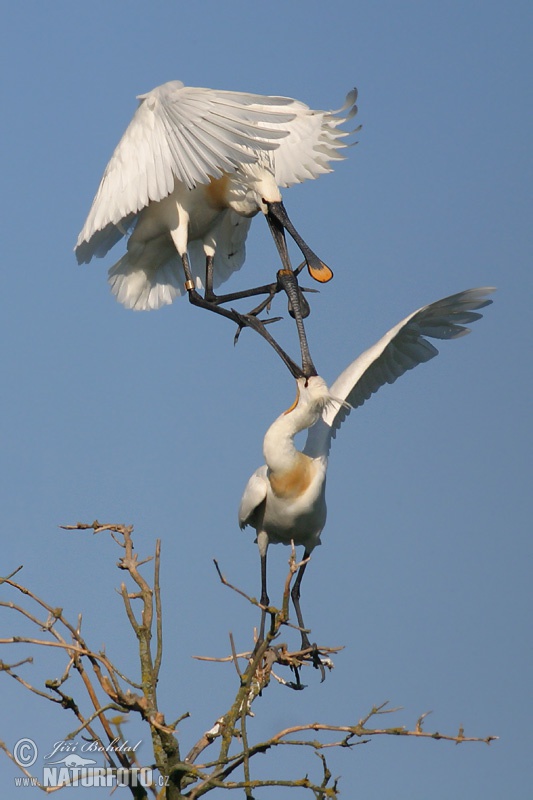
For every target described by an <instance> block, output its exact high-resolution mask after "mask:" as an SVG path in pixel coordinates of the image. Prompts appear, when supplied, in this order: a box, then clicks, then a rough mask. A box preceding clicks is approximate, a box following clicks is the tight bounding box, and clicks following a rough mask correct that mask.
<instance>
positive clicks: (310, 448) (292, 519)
mask: <svg viewBox="0 0 533 800" xmlns="http://www.w3.org/2000/svg"><path fill="white" fill-rule="evenodd" d="M492 291H494V289H492V288H487V287H485V288H481V289H469V290H468V291H465V292H460V293H459V294H454V295H451V296H450V297H445V298H444V299H442V300H438V301H437V302H435V303H431V304H430V305H427V306H424V307H423V308H420V309H419V310H418V311H414V312H413V313H412V314H410V315H409V316H408V317H406V318H405V319H404V320H402V321H401V322H399V323H398V325H396V326H395V327H394V328H391V330H390V331H389V332H388V333H386V334H385V336H383V337H382V338H381V339H380V340H379V341H378V342H377V343H376V344H375V345H373V346H372V347H370V348H369V349H368V350H366V351H365V352H364V353H363V354H362V355H360V356H359V358H357V359H356V360H355V361H353V362H352V363H351V364H350V366H349V367H347V368H346V369H345V370H344V372H342V373H341V375H339V377H338V378H337V380H336V381H335V382H334V383H333V384H332V385H331V387H330V388H328V386H327V384H326V382H325V381H324V380H323V378H321V377H320V376H318V375H317V376H312V377H309V378H307V377H297V378H296V400H295V402H294V403H293V405H292V406H291V407H290V408H289V409H288V410H287V411H285V412H284V413H283V414H281V416H280V417H278V419H277V420H276V421H275V422H274V423H273V424H272V425H271V426H270V428H269V429H268V431H267V433H266V436H265V439H264V442H263V454H264V457H265V461H266V464H265V465H264V466H262V467H260V468H259V469H258V470H256V471H255V472H254V473H253V475H252V476H251V478H250V480H249V481H248V484H247V486H246V489H245V490H244V494H243V497H242V500H241V505H240V508H239V525H240V527H241V529H243V528H245V527H246V526H247V525H251V526H252V527H253V528H255V530H256V533H257V540H256V541H257V544H258V547H259V553H260V557H261V605H262V606H263V612H262V619H261V629H260V639H263V637H264V628H265V615H266V611H265V607H267V606H268V604H269V598H268V594H267V572H266V559H267V549H268V545H269V544H270V543H279V542H281V543H283V544H290V543H291V542H294V544H295V545H303V547H304V548H305V552H304V556H303V561H302V565H301V566H300V569H299V570H298V574H297V576H296V580H295V582H294V586H293V589H292V593H291V596H292V600H293V604H294V608H295V611H296V617H297V619H298V625H299V626H300V629H301V631H302V649H303V650H305V649H307V648H310V647H311V645H310V642H309V638H308V636H307V633H306V631H305V628H304V622H303V618H302V613H301V609H300V585H301V582H302V578H303V574H304V572H305V568H306V565H307V560H308V559H309V556H310V554H311V552H312V551H313V550H314V548H315V547H316V546H317V545H319V544H320V534H321V533H322V529H323V528H324V525H325V522H326V500H325V489H326V471H327V466H328V455H329V450H330V446H331V440H332V438H334V437H335V435H336V432H337V430H338V429H339V427H340V425H341V423H342V422H343V421H344V419H345V418H346V416H347V415H348V414H349V413H350V411H351V409H352V408H357V407H358V406H361V405H362V404H363V403H364V402H365V400H368V398H369V397H370V396H371V395H372V394H374V392H377V390H378V389H379V388H380V387H381V386H383V385H384V384H385V383H394V381H395V380H396V378H399V377H400V375H403V374H404V372H406V371H407V370H409V369H412V368H413V367H416V366H417V365H418V364H422V363H423V362H424V361H429V360H430V359H431V358H434V357H435V356H436V355H437V354H438V352H439V351H438V350H437V349H436V347H434V345H433V344H432V343H431V342H429V341H428V339H427V338H426V337H429V338H433V339H457V338H458V337H459V336H463V335H464V334H466V333H468V332H469V328H466V327H465V325H467V324H469V323H472V322H475V321H476V320H478V319H480V318H481V316H482V315H481V314H479V313H478V310H479V309H480V308H484V307H485V306H488V305H489V304H490V303H492V300H489V299H487V295H488V294H490V293H491V292H492ZM305 429H308V433H307V441H306V444H305V447H304V448H303V451H302V452H300V451H299V450H297V449H296V447H295V445H294V436H295V435H296V434H297V433H299V432H300V431H303V430H305Z"/></svg>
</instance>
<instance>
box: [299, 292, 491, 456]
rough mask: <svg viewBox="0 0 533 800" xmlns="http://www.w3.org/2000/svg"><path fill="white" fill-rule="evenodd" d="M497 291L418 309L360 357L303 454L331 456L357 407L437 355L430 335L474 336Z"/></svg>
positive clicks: (337, 385)
mask: <svg viewBox="0 0 533 800" xmlns="http://www.w3.org/2000/svg"><path fill="white" fill-rule="evenodd" d="M493 291H494V288H492V287H483V288H480V289H469V290H467V291H465V292H460V293H459V294H453V295H451V296H450V297H445V298H443V299H442V300H437V302H435V303H431V304H430V305H427V306H424V307H423V308H420V309H418V311H414V312H413V313H412V314H410V315H409V316H408V317H406V318H405V319H404V320H402V321H401V322H399V323H398V325H396V326H395V327H394V328H391V330H390V331H389V332H388V333H386V334H385V336H383V337H382V338H381V339H380V340H379V342H377V343H376V344H374V345H373V346H372V347H370V348H369V349H368V350H366V351H365V352H364V353H363V354H362V355H360V356H359V358H356V360H355V361H353V362H352V363H351V364H350V366H349V367H347V368H346V369H345V370H344V372H342V373H341V374H340V375H339V377H338V378H337V380H336V381H335V382H334V383H333V384H332V385H331V387H330V394H331V396H332V398H336V399H338V400H341V401H344V402H345V403H348V407H346V406H343V405H340V404H339V403H335V402H334V400H333V402H332V403H330V404H329V405H328V406H327V407H326V409H324V411H323V412H322V416H321V418H320V419H319V420H318V422H317V423H316V424H315V425H314V426H313V427H312V428H310V429H309V433H308V436H307V442H306V445H305V448H304V453H306V454H307V455H310V456H312V457H317V456H320V455H326V454H327V453H328V452H329V448H330V446H331V439H332V438H335V434H336V431H337V429H338V428H339V427H340V425H341V424H342V422H343V421H344V420H345V419H346V417H347V416H348V414H349V413H350V411H351V409H352V408H357V407H358V406H361V405H362V404H363V403H364V402H365V400H368V398H369V397H370V396H371V395H372V394H374V392H377V390H378V389H379V388H380V387H381V386H383V385H384V384H385V383H394V381H395V380H396V379H397V378H399V377H400V375H403V374H404V372H407V370H409V369H413V367H416V366H418V364H422V363H424V362H425V361H429V360H430V359H431V358H434V357H435V356H436V355H438V352H439V351H438V350H437V348H436V347H435V346H434V345H433V344H431V342H429V341H428V340H427V339H426V338H425V337H426V336H427V337H430V338H433V339H457V338H458V337H460V336H464V335H465V334H466V333H469V332H470V329H469V328H466V327H465V325H467V324H469V323H472V322H475V321H476V320H478V319H480V318H481V317H482V316H483V315H482V314H479V313H477V310H478V309H480V308H484V307H485V306H488V305H490V304H491V303H492V300H488V299H487V295H488V294H490V293H491V292H493Z"/></svg>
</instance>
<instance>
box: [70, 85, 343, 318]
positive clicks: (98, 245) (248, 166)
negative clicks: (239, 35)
mask: <svg viewBox="0 0 533 800" xmlns="http://www.w3.org/2000/svg"><path fill="white" fill-rule="evenodd" d="M356 97H357V92H356V90H355V89H354V90H353V91H351V92H350V93H349V94H348V96H347V98H346V102H345V104H344V105H343V107H342V108H340V109H339V110H338V111H333V112H327V111H313V110H311V109H310V108H309V107H308V106H306V105H305V104H304V103H301V102H300V101H298V100H293V99H291V98H288V97H269V96H263V95H256V94H249V93H246V92H229V91H219V90H217V89H202V88H195V87H188V86H184V85H183V83H181V81H170V82H169V83H165V84H163V85H162V86H158V87H157V88H155V89H153V90H152V91H151V92H148V93H147V94H143V95H140V96H139V98H138V99H139V101H140V103H139V107H138V108H137V111H136V112H135V114H134V116H133V119H132V121H131V122H130V124H129V126H128V128H127V129H126V132H125V133H124V135H123V137H122V139H121V140H120V142H119V144H118V145H117V147H116V149H115V152H114V153H113V155H112V157H111V160H110V162H109V164H108V165H107V167H106V169H105V172H104V176H103V178H102V180H101V183H100V186H99V188H98V192H97V194H96V197H95V198H94V201H93V204H92V207H91V210H90V212H89V216H88V217H87V220H86V222H85V225H84V226H83V229H82V231H81V233H80V235H79V237H78V242H77V245H76V248H75V251H76V256H77V259H78V262H79V263H88V262H89V261H90V260H91V259H92V258H93V256H97V257H102V256H105V255H106V253H107V252H108V251H109V250H110V249H111V248H112V247H113V246H114V245H115V244H117V242H118V241H119V240H120V239H122V237H123V236H124V235H125V234H126V233H127V232H130V233H131V235H130V236H129V238H128V242H127V251H126V254H125V255H123V256H122V257H121V258H120V259H119V260H118V261H117V263H116V264H115V265H114V266H113V267H111V269H110V271H109V282H110V284H111V289H112V291H113V293H114V294H115V296H116V298H117V300H119V302H121V303H123V305H125V306H126V307H127V308H132V309H138V310H147V309H155V308H159V307H160V306H162V305H165V304H168V303H171V302H172V301H173V300H174V298H175V297H176V296H177V295H180V294H183V292H184V289H187V290H188V291H189V293H190V294H191V293H192V294H194V293H195V292H196V291H197V290H199V289H201V288H202V286H203V285H205V289H206V295H205V298H204V299H205V300H208V301H210V302H215V296H214V293H213V289H214V288H217V287H218V286H219V285H220V284H221V283H223V282H224V281H225V280H227V279H228V278H229V276H230V275H231V274H232V273H233V272H234V271H235V270H238V269H240V267H241V266H242V264H243V262H244V258H245V240H246V235H247V233H248V229H249V226H250V221H251V218H252V217H253V216H254V215H255V214H257V213H258V212H259V211H262V212H263V213H264V214H265V216H266V218H267V220H268V222H269V225H270V228H271V230H272V234H273V236H274V239H275V241H276V245H277V247H278V250H279V252H280V255H281V257H282V262H283V267H284V268H290V262H289V257H288V252H287V246H286V242H285V237H284V231H285V230H286V231H288V233H289V234H290V235H291V236H292V237H293V238H294V240H295V241H296V243H297V245H298V246H299V248H300V249H301V251H302V253H303V256H304V258H305V261H306V262H307V265H308V268H309V271H310V273H311V275H312V276H313V277H314V278H316V279H317V280H319V281H327V280H329V279H330V278H331V277H332V272H331V270H330V269H329V267H327V266H326V265H325V264H324V263H323V262H322V261H321V260H320V259H319V258H318V257H317V256H316V255H315V254H314V253H313V251H312V250H311V249H310V248H309V247H308V245H307V244H306V243H305V242H304V240H303V239H302V238H301V237H300V236H299V234H298V233H297V231H296V230H295V229H294V227H293V225H292V223H291V221H290V219H289V217H288V215H287V212H286V211H285V208H284V206H283V203H282V199H281V193H280V189H279V187H287V186H291V185H292V184H295V183H301V182H302V181H304V180H306V179H308V178H317V177H318V176H319V175H321V174H322V173H325V172H331V167H330V163H331V162H332V161H335V160H339V159H341V158H342V156H341V154H340V151H341V149H342V148H344V147H345V146H346V144H345V142H344V141H343V139H344V137H346V136H347V135H348V133H347V132H346V131H343V130H341V128H340V126H341V125H343V124H344V123H345V122H347V121H348V120H349V119H350V118H351V117H353V116H354V115H355V113H356V111H357V107H356V105H355V100H356ZM204 276H205V283H204ZM251 293H257V292H253V290H251ZM236 294H238V295H239V296H242V295H241V293H236ZM234 297H235V295H228V296H227V299H234ZM191 299H192V298H191ZM222 301H223V298H217V299H216V302H217V303H220V302H222Z"/></svg>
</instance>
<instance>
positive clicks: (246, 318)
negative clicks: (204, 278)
mask: <svg viewBox="0 0 533 800" xmlns="http://www.w3.org/2000/svg"><path fill="white" fill-rule="evenodd" d="M218 310H219V311H223V310H224V309H218ZM232 313H233V314H234V315H235V317H234V318H235V319H237V324H238V325H239V329H238V331H237V333H236V334H235V339H236V340H237V338H238V336H239V334H240V332H241V329H242V328H253V329H254V331H257V333H258V334H259V335H260V336H262V337H263V339H266V341H267V342H268V343H269V344H270V345H271V346H272V347H273V348H274V350H275V351H276V353H277V354H278V356H279V357H280V358H281V360H282V361H283V363H284V364H285V365H286V367H287V368H288V370H289V372H290V373H291V375H292V376H293V378H305V377H307V376H306V375H305V374H304V373H303V371H302V370H301V369H300V367H299V366H298V365H297V364H295V363H294V361H293V360H292V358H291V357H290V356H289V355H287V353H286V352H285V350H283V348H282V347H280V345H279V344H278V343H277V342H276V340H275V339H274V338H273V337H272V336H271V335H270V334H269V332H268V331H267V329H266V328H265V323H264V322H263V321H262V320H260V319H258V318H257V317H256V316H255V315H253V314H239V312H238V311H235V309H234V308H233V309H232ZM315 374H316V373H315Z"/></svg>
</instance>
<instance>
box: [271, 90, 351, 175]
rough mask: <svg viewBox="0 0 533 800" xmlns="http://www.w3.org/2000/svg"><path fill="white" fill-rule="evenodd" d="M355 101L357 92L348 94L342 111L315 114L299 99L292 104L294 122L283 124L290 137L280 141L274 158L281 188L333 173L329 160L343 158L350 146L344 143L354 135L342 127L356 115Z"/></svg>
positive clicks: (316, 112)
mask: <svg viewBox="0 0 533 800" xmlns="http://www.w3.org/2000/svg"><path fill="white" fill-rule="evenodd" d="M356 100H357V89H353V90H352V91H351V92H349V94H348V95H347V97H346V102H345V103H344V105H343V106H342V108H339V109H337V110H336V111H313V110H311V109H310V108H309V107H308V106H306V105H305V104H304V103H301V102H300V101H299V100H292V101H291V105H290V108H291V109H292V110H293V111H294V119H293V120H292V121H291V122H289V123H286V124H284V128H285V129H286V130H287V131H288V135H287V136H286V137H285V138H284V139H282V140H281V141H280V142H279V147H278V148H277V149H276V150H275V152H274V157H273V160H274V171H275V172H274V174H275V179H276V183H277V184H278V186H282V187H287V186H292V185H293V184H295V183H301V182H302V181H304V180H307V179H309V178H317V177H318V176H319V175H322V174H324V173H326V172H331V171H332V168H331V167H330V161H339V160H342V159H343V158H344V156H343V155H341V153H340V152H339V151H340V150H342V149H343V148H345V147H348V146H349V145H348V144H346V143H345V142H343V141H342V140H343V139H344V138H345V137H346V136H349V135H350V133H352V132H350V131H344V130H342V129H340V126H341V125H343V124H345V123H346V122H348V120H350V119H351V118H352V117H354V116H355V114H356V113H357V106H356ZM356 130H359V128H357V129H356ZM353 132H355V131H353Z"/></svg>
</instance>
